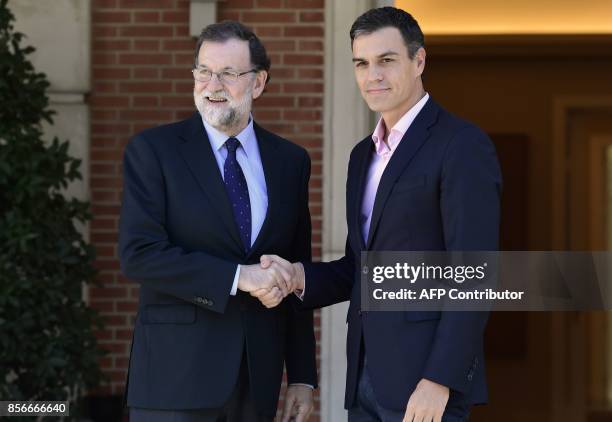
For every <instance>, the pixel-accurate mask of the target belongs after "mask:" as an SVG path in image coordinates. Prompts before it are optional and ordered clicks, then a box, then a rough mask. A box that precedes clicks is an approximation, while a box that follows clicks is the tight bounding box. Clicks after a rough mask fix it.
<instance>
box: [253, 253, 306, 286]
mask: <svg viewBox="0 0 612 422" xmlns="http://www.w3.org/2000/svg"><path fill="white" fill-rule="evenodd" d="M260 261H261V268H268V267H270V266H273V265H274V264H277V265H279V266H280V267H281V268H283V269H284V270H285V271H287V273H289V274H291V279H290V280H287V287H288V288H289V292H290V293H291V292H294V291H296V290H304V267H303V266H302V263H301V262H295V263H293V264H292V263H291V262H289V261H287V260H286V259H283V258H281V257H280V256H278V255H262V256H261V259H260Z"/></svg>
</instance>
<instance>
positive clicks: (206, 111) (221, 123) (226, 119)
mask: <svg viewBox="0 0 612 422" xmlns="http://www.w3.org/2000/svg"><path fill="white" fill-rule="evenodd" d="M251 92H252V91H251V90H248V92H246V93H245V94H244V97H243V99H242V101H231V103H230V106H229V107H228V108H227V109H226V110H224V111H223V112H221V113H218V112H216V111H215V110H214V109H212V108H211V107H207V106H206V99H205V98H204V97H205V96H206V95H205V92H203V93H202V94H201V95H197V94H196V93H195V92H194V94H193V96H194V101H195V104H196V107H197V109H198V111H199V112H200V114H201V115H202V117H203V118H204V120H205V121H206V122H207V123H208V124H210V125H211V126H212V127H214V128H215V129H217V130H220V131H222V132H224V133H230V132H233V131H232V129H234V128H235V127H236V126H237V125H238V124H239V123H240V121H241V119H242V118H243V117H244V116H245V115H248V113H249V112H250V110H251V103H252V102H251V101H249V100H250V96H251ZM206 94H207V93H206ZM225 98H227V97H225ZM228 101H229V100H228Z"/></svg>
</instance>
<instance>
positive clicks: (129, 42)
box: [89, 0, 324, 420]
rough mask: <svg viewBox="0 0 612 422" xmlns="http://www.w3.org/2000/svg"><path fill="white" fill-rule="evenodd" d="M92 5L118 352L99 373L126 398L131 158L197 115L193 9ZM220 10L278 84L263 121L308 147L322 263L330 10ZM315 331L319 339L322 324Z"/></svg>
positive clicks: (242, 2) (106, 266)
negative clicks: (147, 138)
mask: <svg viewBox="0 0 612 422" xmlns="http://www.w3.org/2000/svg"><path fill="white" fill-rule="evenodd" d="M92 3H93V8H92V9H93V10H92V13H93V16H92V87H93V88H92V93H91V96H90V98H89V103H90V106H91V201H92V210H93V214H94V220H93V221H92V224H91V241H92V242H93V244H94V245H95V247H96V249H97V254H98V259H97V267H98V269H99V270H100V276H99V280H100V281H101V282H102V283H103V287H102V288H98V287H93V288H92V289H91V291H90V298H91V304H92V306H93V307H95V308H96V309H98V310H100V311H101V313H102V314H103V316H104V317H105V320H106V329H105V330H104V331H102V332H99V333H98V337H99V339H100V342H101V344H102V345H103V346H104V347H105V348H106V349H107V350H109V351H110V354H109V355H108V357H106V358H105V359H104V360H103V361H102V362H101V364H102V366H103V368H104V370H105V372H106V374H107V375H108V376H109V377H110V380H111V382H110V384H108V385H106V386H105V387H104V388H103V389H102V391H100V393H105V394H121V393H122V392H123V387H124V380H125V371H126V369H127V363H128V355H129V345H130V340H131V333H132V324H133V321H134V316H135V311H136V306H137V297H138V287H137V285H135V284H131V283H128V282H127V280H125V279H124V277H123V276H121V274H120V273H119V263H118V260H117V237H118V216H119V207H120V200H121V183H122V179H121V159H122V154H123V149H124V147H125V144H126V143H127V141H128V140H129V138H130V137H131V136H132V135H133V134H135V133H136V132H138V131H140V130H142V129H144V128H147V127H151V126H156V125H159V124H163V123H166V122H171V121H175V120H179V119H182V118H185V117H186V116H189V115H190V114H191V113H192V112H193V111H194V110H195V108H194V106H193V99H192V87H193V81H192V77H191V73H190V69H191V65H192V60H193V49H194V46H195V39H193V38H191V37H190V36H189V28H188V25H189V1H188V0H93V2H92ZM217 5H218V10H219V16H218V20H224V19H235V20H239V21H241V22H243V23H245V24H247V25H249V26H251V27H252V28H253V29H254V30H255V32H256V33H257V34H258V36H260V37H261V39H262V41H263V42H264V44H265V45H266V47H267V49H268V53H269V54H270V56H271V59H272V69H271V76H272V80H271V83H270V84H269V86H268V87H267V92H266V93H265V94H264V96H263V97H262V98H261V99H259V100H258V101H257V102H256V103H255V118H256V120H257V121H258V122H259V123H260V124H262V126H264V127H266V128H268V129H270V130H272V131H274V132H276V133H278V134H279V135H281V136H284V137H286V138H288V139H290V140H292V141H294V142H296V143H298V144H300V145H302V146H304V147H306V148H307V149H308V151H309V153H310V156H311V157H312V163H313V166H312V178H311V185H310V188H311V190H310V209H311V213H312V217H313V252H314V255H315V257H317V258H318V257H320V255H321V208H322V207H321V201H322V184H321V176H322V175H321V155H322V144H323V10H324V0H228V1H219V2H218V3H217ZM316 325H317V328H316V329H317V335H318V327H319V316H318V315H317V316H316ZM317 353H318V352H317ZM312 420H318V418H317V417H313V418H312Z"/></svg>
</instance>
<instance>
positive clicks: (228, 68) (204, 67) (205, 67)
mask: <svg viewBox="0 0 612 422" xmlns="http://www.w3.org/2000/svg"><path fill="white" fill-rule="evenodd" d="M198 69H208V70H210V68H209V67H208V66H206V65H203V64H201V65H198ZM226 70H232V71H236V69H234V68H233V67H231V66H225V67H224V68H223V69H221V70H220V72H224V71H226Z"/></svg>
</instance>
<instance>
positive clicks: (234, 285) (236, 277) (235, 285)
mask: <svg viewBox="0 0 612 422" xmlns="http://www.w3.org/2000/svg"><path fill="white" fill-rule="evenodd" d="M239 277H240V265H238V268H236V275H235V276H234V284H232V290H231V291H230V295H232V296H236V293H237V292H238V278H239Z"/></svg>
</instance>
